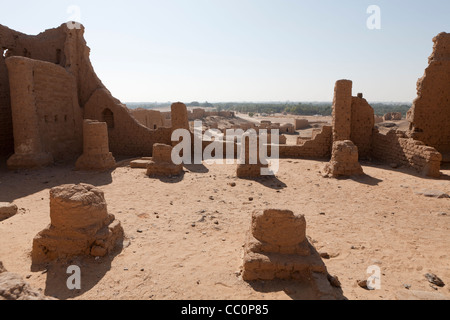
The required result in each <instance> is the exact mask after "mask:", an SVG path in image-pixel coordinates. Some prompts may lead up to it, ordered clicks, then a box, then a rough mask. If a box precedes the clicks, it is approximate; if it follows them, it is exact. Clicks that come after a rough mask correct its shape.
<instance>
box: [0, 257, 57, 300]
mask: <svg viewBox="0 0 450 320" xmlns="http://www.w3.org/2000/svg"><path fill="white" fill-rule="evenodd" d="M0 300H56V299H54V298H50V297H46V296H44V295H43V294H42V293H40V292H39V291H36V290H34V289H32V288H31V286H30V285H29V284H28V283H27V282H25V281H24V280H23V279H22V277H21V276H19V275H18V274H15V273H11V272H8V271H7V270H6V269H5V267H4V266H3V263H2V262H1V261H0Z"/></svg>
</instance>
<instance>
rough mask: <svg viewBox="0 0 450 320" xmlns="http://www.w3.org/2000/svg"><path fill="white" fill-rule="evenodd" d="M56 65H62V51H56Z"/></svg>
mask: <svg viewBox="0 0 450 320" xmlns="http://www.w3.org/2000/svg"><path fill="white" fill-rule="evenodd" d="M56 64H61V49H56Z"/></svg>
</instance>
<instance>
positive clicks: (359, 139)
mask: <svg viewBox="0 0 450 320" xmlns="http://www.w3.org/2000/svg"><path fill="white" fill-rule="evenodd" d="M374 126H375V117H374V111H373V108H372V107H371V106H370V105H369V103H368V102H367V100H366V99H364V98H362V97H361V98H360V97H353V98H352V114H351V134H350V140H351V141H352V142H353V143H354V144H355V145H356V146H357V147H358V153H359V159H367V158H370V156H371V154H372V132H373V127H374Z"/></svg>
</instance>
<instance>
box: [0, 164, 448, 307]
mask: <svg viewBox="0 0 450 320" xmlns="http://www.w3.org/2000/svg"><path fill="white" fill-rule="evenodd" d="M0 163H4V162H0ZM119 163H120V164H121V166H119V167H117V168H116V169H114V170H110V171H107V172H103V173H89V172H80V171H74V170H73V168H74V164H60V165H56V166H54V167H49V168H46V169H42V170H39V171H20V172H14V171H7V170H6V168H1V169H0V187H1V190H2V193H1V194H0V202H2V201H3V202H5V201H6V202H14V203H15V204H17V206H18V207H19V213H18V214H17V215H15V216H14V217H12V218H10V219H7V220H5V221H3V222H0V241H1V242H2V243H3V244H4V245H2V246H1V247H0V260H1V261H3V264H4V266H5V267H6V268H7V269H8V270H9V271H11V272H14V273H18V274H19V275H21V276H22V277H23V278H24V279H27V280H26V281H27V282H29V283H30V285H31V286H32V287H34V288H35V289H38V290H41V291H42V292H43V293H45V295H48V296H52V297H56V298H59V299H106V300H109V299H143V300H149V299H150V300H161V299H163V300H168V299H171V300H172V299H175V300H178V299H218V300H222V299H243V300H247V299H252V300H253V299H263V300H264V299H282V300H285V299H286V300H289V299H313V298H316V297H313V296H312V294H311V292H309V289H308V288H307V287H305V286H302V284H301V283H298V282H295V281H290V282H286V281H284V282H283V281H277V282H259V283H257V284H249V283H247V282H245V281H243V280H242V278H241V267H242V261H243V260H242V258H243V245H244V243H245V235H246V232H247V231H248V229H249V228H250V224H251V216H252V212H253V211H254V210H264V209H268V208H277V209H286V210H292V211H294V212H295V213H297V214H304V215H305V218H306V222H307V229H306V234H307V237H308V239H309V240H310V242H311V243H312V244H313V245H314V246H315V248H316V249H317V251H318V252H320V253H321V254H322V255H323V256H324V257H325V258H329V259H325V258H324V259H323V261H324V263H325V265H326V267H327V269H328V272H329V273H330V274H331V275H333V276H337V277H338V278H339V280H340V282H341V284H342V288H341V292H340V296H339V297H338V298H347V299H363V300H366V299H370V300H372V299H375V300H377V299H383V300H386V299H396V298H398V297H399V296H401V295H402V294H403V295H406V296H407V295H408V294H409V292H411V291H412V290H414V291H416V290H417V291H425V292H429V293H433V294H436V293H438V294H441V295H443V297H447V298H450V287H449V286H448V285H447V286H445V287H443V288H438V287H435V288H432V287H431V286H430V283H429V282H428V281H427V279H426V278H425V276H424V275H425V274H426V273H434V274H436V275H438V276H439V277H440V278H441V279H442V280H443V281H444V282H445V283H447V284H448V283H450V268H449V266H448V261H449V258H450V256H449V252H450V243H449V242H448V241H445V239H446V238H447V237H448V234H449V230H450V199H436V198H427V197H425V196H423V195H420V194H416V192H420V191H423V190H424V189H431V190H440V191H442V192H445V193H450V182H449V180H450V167H448V166H447V167H445V166H444V167H443V168H442V173H443V177H442V178H441V179H439V180H436V179H428V178H424V177H422V176H419V175H416V174H415V173H414V171H412V170H411V169H406V168H398V169H392V168H391V167H389V166H386V165H377V164H374V163H365V162H362V166H363V169H364V172H365V173H366V175H365V176H361V177H359V178H349V179H327V178H323V177H322V176H321V175H320V172H319V171H320V169H321V168H322V166H323V165H324V164H325V162H321V161H312V160H287V159H285V160H281V163H280V171H279V173H278V174H277V176H276V178H274V177H272V178H260V179H256V180H242V179H238V178H236V177H235V172H236V165H203V166H201V165H197V166H189V165H187V166H185V174H184V175H183V176H182V177H178V178H161V179H151V178H149V177H147V176H146V175H145V169H131V168H130V167H129V166H127V163H128V161H124V162H119ZM81 182H83V183H89V184H92V185H95V186H97V187H99V188H100V189H101V190H102V191H104V193H105V198H106V201H107V204H108V211H109V213H111V214H114V215H115V216H116V219H118V220H119V221H120V222H121V223H122V226H123V228H124V231H125V236H126V240H125V246H124V248H123V249H122V250H120V251H118V252H116V253H115V254H114V255H112V256H109V257H107V258H98V259H94V258H74V259H73V260H72V261H68V262H66V263H64V264H58V263H53V264H50V266H49V268H48V269H47V270H45V271H39V272H32V271H31V257H30V253H31V248H32V243H33V238H34V237H35V236H36V234H37V233H38V232H40V231H41V230H43V229H44V228H46V227H47V225H48V224H49V223H50V217H49V191H50V189H51V188H52V187H54V186H59V185H62V184H67V183H81ZM233 182H234V183H235V184H236V186H235V187H232V186H231V185H230V184H231V183H233ZM251 198H252V199H253V200H251ZM71 264H74V265H78V266H80V268H81V272H82V289H81V290H75V291H69V290H68V289H67V287H66V280H67V278H68V276H69V275H67V274H66V269H67V267H68V266H69V265H71ZM372 265H376V266H379V267H380V269H381V272H382V275H381V289H380V290H374V291H369V290H365V289H363V288H361V287H359V286H358V285H357V280H361V279H363V280H364V279H367V278H368V277H369V276H370V275H369V274H367V273H366V271H367V268H368V267H369V266H372ZM406 287H408V288H409V290H408V289H407V288H406ZM402 297H403V298H404V296H402Z"/></svg>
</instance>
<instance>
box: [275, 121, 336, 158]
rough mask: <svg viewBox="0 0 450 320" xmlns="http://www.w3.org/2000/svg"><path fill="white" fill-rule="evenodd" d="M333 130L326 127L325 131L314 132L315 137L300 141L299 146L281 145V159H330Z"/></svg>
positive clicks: (317, 130)
mask: <svg viewBox="0 0 450 320" xmlns="http://www.w3.org/2000/svg"><path fill="white" fill-rule="evenodd" d="M332 139H333V137H332V128H331V126H325V127H323V129H322V130H321V129H316V130H314V131H313V136H312V138H311V139H308V140H302V139H299V140H298V142H297V143H298V145H296V146H292V145H280V157H281V158H303V159H327V158H328V159H329V158H330V157H331V147H332Z"/></svg>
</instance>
